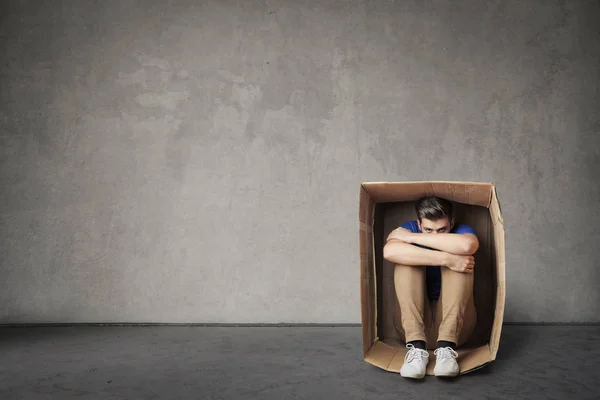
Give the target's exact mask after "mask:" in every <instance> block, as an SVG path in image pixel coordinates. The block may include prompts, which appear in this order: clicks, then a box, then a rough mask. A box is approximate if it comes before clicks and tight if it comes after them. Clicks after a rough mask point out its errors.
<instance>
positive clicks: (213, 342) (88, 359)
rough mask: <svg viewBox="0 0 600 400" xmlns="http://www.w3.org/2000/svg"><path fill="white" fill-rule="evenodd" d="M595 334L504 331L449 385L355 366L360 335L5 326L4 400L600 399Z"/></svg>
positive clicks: (343, 331) (0, 340)
mask: <svg viewBox="0 0 600 400" xmlns="http://www.w3.org/2000/svg"><path fill="white" fill-rule="evenodd" d="M599 340H600V326H535V327H534V326H505V327H504V331H503V336H502V342H501V346H500V352H499V354H498V359H497V361H495V362H494V363H493V364H491V365H489V366H487V367H485V368H483V369H481V370H479V371H476V372H474V373H472V374H469V375H466V376H463V377H460V378H458V379H456V380H450V381H445V380H440V379H437V378H435V377H427V378H426V379H425V380H424V381H422V382H413V381H407V380H404V379H402V378H401V377H400V376H399V375H398V374H393V373H389V372H384V371H382V370H380V369H378V368H375V367H373V366H371V365H369V364H367V363H365V362H364V361H363V360H362V355H361V350H360V349H361V344H360V328H357V327H264V328H258V327H184V326H150V327H148V326H146V327H140V326H137V327H135V326H133V327H119V326H116V327H115V326H111V327H34V328H23V327H20V328H17V327H4V328H0V399H3V400H8V399H71V398H79V399H250V398H256V399H289V398H302V399H417V398H427V399H438V398H439V399H478V400H480V399H496V398H523V399H531V398H546V399H573V400H575V399H578V400H579V399H599V398H600V345H599Z"/></svg>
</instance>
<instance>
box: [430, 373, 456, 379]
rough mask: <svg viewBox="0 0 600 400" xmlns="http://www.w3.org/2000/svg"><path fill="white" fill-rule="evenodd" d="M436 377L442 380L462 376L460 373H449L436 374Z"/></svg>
mask: <svg viewBox="0 0 600 400" xmlns="http://www.w3.org/2000/svg"><path fill="white" fill-rule="evenodd" d="M434 375H435V376H438V377H441V378H455V377H457V376H458V375H460V372H449V373H445V374H436V373H435V372H434Z"/></svg>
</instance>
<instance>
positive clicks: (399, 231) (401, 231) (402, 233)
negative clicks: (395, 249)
mask: <svg viewBox="0 0 600 400" xmlns="http://www.w3.org/2000/svg"><path fill="white" fill-rule="evenodd" d="M412 234H413V233H412V232H411V231H409V230H408V229H405V228H396V229H394V230H393V231H392V232H391V233H390V234H389V235H388V237H387V240H386V242H388V241H389V240H391V239H396V240H401V241H403V242H404V243H409V244H411V235H412Z"/></svg>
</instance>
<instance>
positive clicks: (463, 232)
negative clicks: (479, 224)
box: [454, 224, 477, 236]
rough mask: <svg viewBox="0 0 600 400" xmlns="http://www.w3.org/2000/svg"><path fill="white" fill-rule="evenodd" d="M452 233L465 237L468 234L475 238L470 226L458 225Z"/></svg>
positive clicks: (473, 230)
mask: <svg viewBox="0 0 600 400" xmlns="http://www.w3.org/2000/svg"><path fill="white" fill-rule="evenodd" d="M454 233H458V234H461V235H466V234H468V233H470V234H471V235H475V236H477V234H476V233H475V229H473V227H472V226H471V225H467V224H458V226H457V227H456V229H455V230H454Z"/></svg>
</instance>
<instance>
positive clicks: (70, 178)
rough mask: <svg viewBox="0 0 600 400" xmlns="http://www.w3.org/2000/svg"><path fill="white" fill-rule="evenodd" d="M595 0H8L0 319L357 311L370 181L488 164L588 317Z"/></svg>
mask: <svg viewBox="0 0 600 400" xmlns="http://www.w3.org/2000/svg"><path fill="white" fill-rule="evenodd" d="M599 11H600V9H599V6H598V4H597V2H592V1H588V2H583V1H570V2H564V1H563V2H558V1H548V0H538V1H519V0H513V1H499V0H497V1H480V0H470V1H462V2H452V1H447V2H446V1H421V0H414V1H397V2H393V1H383V0H381V1H367V0H364V1H345V2H341V1H335V2H334V1H316V0H314V1H302V2H299V1H292V0H280V1H277V0H275V1H267V0H264V1H258V0H256V1H245V0H228V1H217V0H213V1H203V2H198V1H192V0H188V1H183V0H181V1H180V0H173V1H168V2H166V1H163V2H161V1H158V0H155V1H153V2H151V1H120V0H119V1H118V0H109V1H103V2H95V1H75V0H71V1H53V2H44V4H42V2H37V1H16V0H14V1H3V2H2V4H1V5H0V18H1V25H0V62H1V64H0V74H1V75H0V88H1V91H0V156H1V159H0V179H1V188H0V234H1V237H2V240H1V241H0V256H1V260H0V263H1V264H0V276H1V279H0V322H51V321H54V322H83V321H89V322H104V321H131V322H359V320H360V311H359V309H360V302H359V275H358V272H359V268H358V266H359V265H358V264H359V262H358V247H357V244H358V226H357V218H358V193H359V184H360V183H361V182H362V181H381V180H390V181H402V180H466V181H493V182H495V183H496V184H497V185H498V190H499V197H500V201H501V203H502V209H503V213H504V216H505V222H506V230H507V241H506V243H507V251H508V254H507V278H508V282H507V288H508V291H507V310H506V320H507V321H533V322H540V321H563V322H566V321H600V319H599V318H600V317H599V316H600V295H599V294H598V293H599V291H598V283H599V282H600V272H599V267H600V265H599V264H598V257H599V255H600V254H599V252H598V243H599V242H600V235H599V233H598V232H599V230H598V227H599V226H600V225H599V223H600V218H599V217H598V211H597V210H598V208H597V207H598V198H599V195H600V192H599V188H598V167H599V161H600V159H599V157H600V155H599V153H600V150H599V145H600V140H599V137H598V136H599V134H600V124H599V122H600V118H599V116H598V110H600V102H599V79H600V76H599V75H598V68H599V66H600V46H599V45H598V43H600V30H599V28H598V23H597V18H598V15H599Z"/></svg>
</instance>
